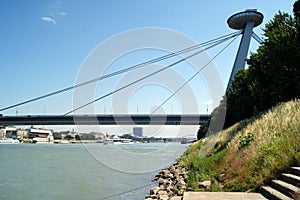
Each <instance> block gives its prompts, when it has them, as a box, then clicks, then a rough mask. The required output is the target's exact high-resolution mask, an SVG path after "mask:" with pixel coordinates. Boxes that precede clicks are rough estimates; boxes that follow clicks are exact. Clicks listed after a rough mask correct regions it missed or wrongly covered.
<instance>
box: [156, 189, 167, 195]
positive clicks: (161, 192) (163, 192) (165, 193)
mask: <svg viewBox="0 0 300 200" xmlns="http://www.w3.org/2000/svg"><path fill="white" fill-rule="evenodd" d="M157 194H158V195H159V196H161V195H167V194H168V193H167V191H165V190H159V191H158V192H157Z"/></svg>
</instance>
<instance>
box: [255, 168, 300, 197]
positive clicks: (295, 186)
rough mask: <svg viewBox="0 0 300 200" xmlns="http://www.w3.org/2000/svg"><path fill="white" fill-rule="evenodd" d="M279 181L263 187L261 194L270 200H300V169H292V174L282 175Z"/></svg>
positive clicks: (273, 181)
mask: <svg viewBox="0 0 300 200" xmlns="http://www.w3.org/2000/svg"><path fill="white" fill-rule="evenodd" d="M279 179H280V180H272V181H271V183H270V186H263V187H262V188H261V194H262V195H263V196H264V197H266V198H267V199H270V200H292V199H300V167H292V168H290V173H283V174H281V175H280V177H279ZM297 195H298V196H297Z"/></svg>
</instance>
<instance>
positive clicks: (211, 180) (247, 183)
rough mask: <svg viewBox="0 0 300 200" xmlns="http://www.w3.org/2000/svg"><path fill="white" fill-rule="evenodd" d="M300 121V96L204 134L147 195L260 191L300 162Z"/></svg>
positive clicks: (166, 170) (156, 196) (162, 173)
mask: <svg viewBox="0 0 300 200" xmlns="http://www.w3.org/2000/svg"><path fill="white" fill-rule="evenodd" d="M299 122H300V100H294V101H290V102H287V103H282V104H280V105H278V106H276V107H274V108H272V109H270V110H269V111H267V112H265V113H261V114H259V115H257V116H255V117H253V118H251V119H246V120H243V121H241V122H239V123H237V124H235V125H233V126H232V127H230V128H228V129H226V130H224V131H222V132H220V133H218V134H215V135H211V136H209V137H207V138H204V139H202V140H200V141H198V142H196V143H194V144H193V145H191V146H190V147H189V148H188V149H187V150H186V152H185V153H184V154H183V155H182V156H181V157H180V158H179V159H178V160H177V163H175V164H174V165H172V166H171V167H169V168H167V169H163V170H162V171H161V172H160V173H159V174H158V175H157V176H156V178H155V180H156V181H158V183H159V186H158V187H155V188H152V190H150V193H149V195H148V196H147V197H146V198H145V199H147V200H152V199H170V197H172V198H173V197H174V199H176V200H177V199H180V197H178V198H177V197H176V198H175V196H176V195H177V196H181V195H182V194H183V193H184V192H185V191H197V192H258V191H259V189H260V187H261V186H263V185H266V184H267V183H268V182H269V181H270V180H272V179H274V178H276V177H277V176H278V175H279V174H280V173H282V172H283V171H285V170H286V169H287V168H289V167H290V166H293V165H295V166H299V165H300V134H299V130H300V123H299ZM167 197H168V198H167ZM172 198H171V199H172Z"/></svg>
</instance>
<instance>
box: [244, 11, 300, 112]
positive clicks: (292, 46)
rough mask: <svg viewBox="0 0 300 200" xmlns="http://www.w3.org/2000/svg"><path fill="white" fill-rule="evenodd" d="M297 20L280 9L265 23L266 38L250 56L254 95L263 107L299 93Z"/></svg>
mask: <svg viewBox="0 0 300 200" xmlns="http://www.w3.org/2000/svg"><path fill="white" fill-rule="evenodd" d="M296 27H297V26H296V20H295V19H294V18H293V17H292V16H290V15H288V14H287V13H281V12H279V13H278V14H276V15H275V16H274V18H273V19H272V20H271V21H270V22H269V23H267V24H266V28H265V29H264V32H265V33H264V36H265V37H266V39H265V42H264V43H263V45H262V46H260V47H259V49H258V51H257V53H255V54H252V55H251V57H250V59H249V60H248V64H249V65H250V66H249V76H250V77H251V78H252V79H253V90H252V91H253V94H252V95H253V96H254V97H255V102H256V104H257V107H258V110H259V111H263V110H266V109H269V108H270V107H272V106H275V105H276V104H277V103H279V102H285V101H288V100H290V99H293V98H296V97H299V91H300V87H299V86H300V85H299V75H300V73H299V50H300V48H299V37H298V30H297V28H296Z"/></svg>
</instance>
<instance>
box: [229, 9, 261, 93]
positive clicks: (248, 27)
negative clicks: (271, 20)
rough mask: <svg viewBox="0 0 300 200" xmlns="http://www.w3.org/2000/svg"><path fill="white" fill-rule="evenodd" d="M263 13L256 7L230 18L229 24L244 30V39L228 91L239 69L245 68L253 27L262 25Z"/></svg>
mask: <svg viewBox="0 0 300 200" xmlns="http://www.w3.org/2000/svg"><path fill="white" fill-rule="evenodd" d="M263 18H264V16H263V14H262V13H260V12H257V10H256V9H247V10H246V11H243V12H239V13H236V14H234V15H232V16H231V17H229V18H228V20H227V24H228V25H229V27H230V28H232V29H235V30H243V34H242V39H241V42H240V45H239V49H238V52H237V55H236V58H235V61H234V65H233V68H232V71H231V74H230V78H229V81H228V85H227V88H226V92H228V91H229V90H230V89H231V83H232V81H233V79H234V76H235V74H236V73H237V71H238V70H239V69H242V68H245V64H246V58H247V54H248V50H249V45H250V40H251V36H252V33H253V28H254V27H256V26H258V25H260V24H261V23H262V21H263Z"/></svg>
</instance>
